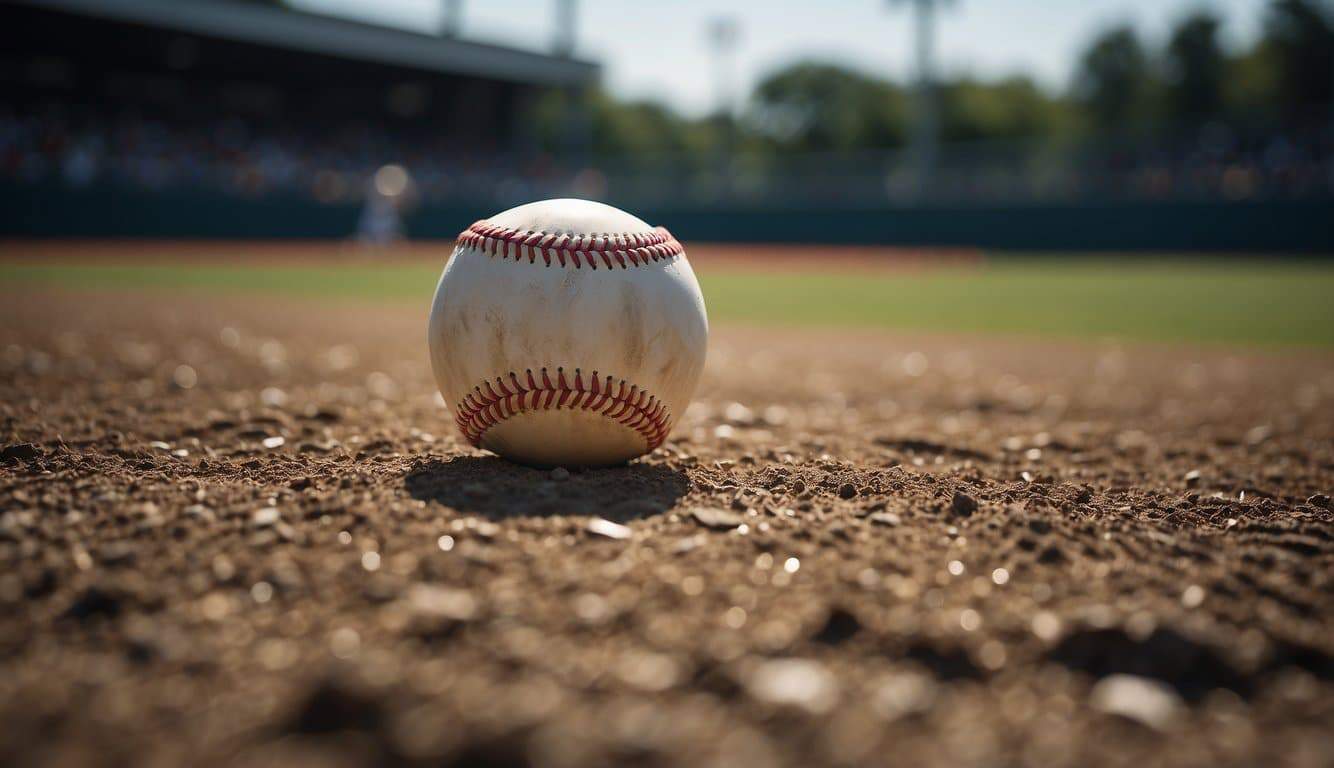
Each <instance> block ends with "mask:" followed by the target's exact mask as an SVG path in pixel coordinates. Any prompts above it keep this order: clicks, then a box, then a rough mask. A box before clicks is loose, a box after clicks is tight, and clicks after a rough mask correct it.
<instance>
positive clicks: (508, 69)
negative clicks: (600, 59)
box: [8, 0, 601, 87]
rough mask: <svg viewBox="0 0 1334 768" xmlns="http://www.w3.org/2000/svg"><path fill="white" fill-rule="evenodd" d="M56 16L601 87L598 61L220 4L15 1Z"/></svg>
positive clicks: (199, 0)
mask: <svg viewBox="0 0 1334 768" xmlns="http://www.w3.org/2000/svg"><path fill="white" fill-rule="evenodd" d="M8 1H9V2H16V3H17V4H19V5H28V6H32V7H36V8H43V9H47V10H51V11H59V12H63V13H68V14H73V15H78V16H84V17H88V18H95V19H106V20H109V21H117V22H122V23H128V24H136V25H140V26H145V27H156V28H161V29H166V30H171V31H176V32H183V33H190V34H195V35H201V36H206V37H216V38H222V39H227V40H234V41H238V42H244V43H251V44H255V45H264V46H269V47H272V48H280V49H288V50H294V51H305V52H308V53H316V54H321V55H325V56H333V57H338V58H343V59H351V60H357V61H367V62H374V63H377V64H388V65H393V66H399V67H407V68H411V69H418V70H423V71H428V72H438V73H442V74H453V75H471V76H476V77H483V78H488V79H495V80H508V81H513V82H518V83H528V84H536V85H551V86H566V87H570V86H573V87H580V86H588V85H592V84H594V83H596V82H597V80H598V77H599V75H600V72H601V67H600V66H599V65H598V64H597V63H595V62H591V61H584V60H581V59H574V58H568V57H562V56H549V55H545V54H541V53H536V52H533V51H525V50H521V49H517V48H507V47H504V46H499V45H489V44H486V43H478V42H471V41H466V40H459V39H456V38H442V37H434V36H431V35H425V34H420V33H417V32H410V31H407V30H400V29H391V28H388V27H377V26H373V25H369V24H360V23H357V22H352V21H347V20H344V19H337V18H332V17H326V16H319V15H315V14H309V13H301V12H296V11H290V10H285V9H282V8H274V7H267V6H263V5H258V4H254V5H252V4H245V3H236V2H222V1H220V0H190V1H189V2H183V1H182V0H8Z"/></svg>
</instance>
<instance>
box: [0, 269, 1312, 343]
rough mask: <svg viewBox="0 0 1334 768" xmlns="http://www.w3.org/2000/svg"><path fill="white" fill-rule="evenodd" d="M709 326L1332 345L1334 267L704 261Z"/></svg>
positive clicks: (47, 272) (319, 291)
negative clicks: (825, 265) (770, 268)
mask: <svg viewBox="0 0 1334 768" xmlns="http://www.w3.org/2000/svg"><path fill="white" fill-rule="evenodd" d="M438 274H439V268H438V266H435V265H425V264H416V263H407V264H405V263H391V264H384V265H372V264H364V263H363V264H351V265H349V264H346V263H338V264H334V265H331V266H327V267H324V266H319V265H311V266H283V267H255V266H250V265H235V266H228V265H216V264H209V265H200V264H161V263H158V264H152V265H87V266H85V265H75V264H69V263H65V264H37V263H31V262H26V263H14V262H11V263H0V288H11V289H12V288H14V287H17V286H23V285H33V284H45V285H55V286H61V287H67V288H76V289H96V290H106V289H125V290H144V289H156V290H164V291H178V290H188V291H200V292H213V293H237V294H270V295H283V296H293V297H320V298H331V297H333V298H346V299H357V300H372V301H377V300H378V301H412V302H419V303H420V304H421V306H422V307H423V311H424V308H425V306H426V304H427V303H428V302H429V300H430V296H431V292H432V290H434V287H435V281H436V278H437V276H438ZM700 281H701V283H702V285H703V287H704V292H705V298H706V301H707V302H708V307H709V316H710V319H711V320H712V321H713V322H714V323H723V324H725V323H744V324H749V325H761V326H770V325H785V326H814V327H819V326H837V327H852V328H891V329H905V330H921V331H936V332H951V333H955V332H957V333H975V332H982V333H1002V334H1009V335H1018V336H1029V337H1065V338H1108V337H1110V338H1120V339H1127V340H1140V341H1168V342H1172V341H1186V342H1216V343H1227V344H1255V345H1306V346H1332V345H1334V265H1329V264H1320V263H1314V262H1288V261H1274V262H1270V263H1264V262H1261V261H1258V260H1245V261H1242V260H1235V259H1229V260H1209V259H1203V258H1201V259H1184V258H1178V259H1167V260H1164V259H1146V258H1127V259H1105V258H1099V259H1084V258H1081V259H1070V260H1060V259H1056V258H1043V259H1038V258H1000V259H996V260H993V261H992V262H991V263H990V264H988V265H987V266H984V267H980V268H955V269H947V270H941V271H929V270H923V271H917V272H893V271H885V272H876V271H870V270H865V269H861V270H843V271H837V272H834V271H831V272H824V273H821V272H815V271H805V272H794V271H781V272H774V273H769V274H765V273H764V272H763V269H762V268H761V267H756V268H753V269H742V268H736V267H732V268H721V269H716V270H704V271H702V272H701V275H700Z"/></svg>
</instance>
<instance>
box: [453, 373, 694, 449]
mask: <svg viewBox="0 0 1334 768" xmlns="http://www.w3.org/2000/svg"><path fill="white" fill-rule="evenodd" d="M524 374H525V375H524V378H526V380H527V381H526V382H524V380H523V379H521V378H520V377H519V375H518V374H517V373H515V372H513V371H511V372H509V373H508V374H506V375H505V376H503V377H502V376H497V377H496V378H495V379H494V380H493V381H484V382H482V383H481V384H479V385H477V386H476V387H473V390H472V392H469V393H468V394H467V395H465V396H464V397H463V399H462V400H461V401H459V404H458V406H457V407H456V408H455V409H454V411H455V416H454V423H455V424H457V425H458V428H459V431H460V432H462V433H463V436H464V437H465V438H467V440H468V442H469V443H472V444H473V445H474V446H477V447H479V448H480V447H481V445H482V435H484V434H485V433H486V431H487V430H488V429H490V428H491V427H494V426H495V425H496V424H499V423H500V422H502V421H504V420H505V419H508V418H510V417H511V416H514V415H516V414H519V413H524V412H527V411H548V410H552V409H557V410H559V409H561V408H569V409H570V410H582V411H594V412H596V413H601V414H602V415H603V416H606V417H607V418H609V419H612V420H613V421H617V422H619V423H621V424H624V425H625V426H627V427H629V428H630V429H633V430H634V431H636V432H638V433H639V434H641V435H643V436H644V440H646V441H647V442H648V450H650V451H651V450H653V449H654V448H657V447H658V446H660V445H662V441H663V440H666V439H667V433H668V431H670V430H671V420H672V419H671V414H670V413H669V412H668V410H667V406H666V404H664V403H662V402H660V401H659V400H658V398H657V397H655V396H652V395H649V393H648V392H647V391H645V390H642V389H640V388H639V387H638V386H636V385H634V384H628V383H627V382H626V381H625V379H620V380H619V383H616V382H615V380H614V379H613V378H612V377H611V376H602V377H600V376H598V372H597V371H593V375H592V376H591V377H589V378H588V380H587V381H585V380H584V376H583V374H582V372H580V370H579V369H578V368H575V369H574V381H573V382H570V381H568V380H567V379H566V377H565V369H564V368H557V369H556V380H555V381H554V382H553V381H552V380H551V377H550V376H548V375H547V369H546V368H542V369H541V381H539V380H538V379H536V378H534V377H533V372H532V370H531V369H529V370H527V371H525V372H524ZM506 379H508V380H509V383H508V384H506ZM493 384H494V386H492V385H493ZM627 387H628V390H627Z"/></svg>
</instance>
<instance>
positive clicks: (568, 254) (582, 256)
mask: <svg viewBox="0 0 1334 768" xmlns="http://www.w3.org/2000/svg"><path fill="white" fill-rule="evenodd" d="M457 242H458V244H459V245H461V246H463V245H466V246H468V247H471V248H475V249H477V250H479V251H481V252H482V253H485V254H489V255H491V256H498V257H500V258H502V259H506V258H509V259H514V260H515V261H523V260H525V259H526V260H527V261H528V263H529V264H536V263H537V259H538V258H539V257H541V259H542V261H543V263H544V264H545V265H546V266H548V267H550V266H551V265H552V264H553V263H555V264H558V265H559V266H562V267H566V266H573V267H574V268H575V269H582V268H583V267H585V266H587V267H589V268H590V269H597V268H598V267H600V266H602V267H606V268H607V269H614V268H616V267H618V266H619V267H620V268H621V269H628V268H630V267H642V266H646V265H648V264H651V263H656V262H659V261H669V260H671V259H674V258H676V257H677V256H680V255H681V254H682V253H685V248H683V247H682V246H681V244H680V243H679V242H677V241H676V238H674V237H672V235H671V233H670V232H668V231H667V230H666V229H664V228H663V227H654V229H653V231H652V232H619V233H610V232H596V233H593V234H586V235H576V234H568V233H566V234H556V233H552V232H535V231H533V230H522V229H513V228H510V227H498V226H496V225H494V224H491V223H489V222H487V221H486V220H482V221H478V222H475V223H474V224H473V225H472V226H470V227H468V228H467V229H465V230H464V231H463V232H461V233H460V234H459V236H458V240H457Z"/></svg>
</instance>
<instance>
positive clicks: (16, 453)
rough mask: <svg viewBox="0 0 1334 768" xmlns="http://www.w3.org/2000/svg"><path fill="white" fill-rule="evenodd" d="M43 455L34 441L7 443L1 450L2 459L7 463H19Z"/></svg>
mask: <svg viewBox="0 0 1334 768" xmlns="http://www.w3.org/2000/svg"><path fill="white" fill-rule="evenodd" d="M41 455H42V452H41V451H40V450H39V449H38V448H37V446H35V445H33V444H32V443H18V444H16V445H7V446H5V447H4V449H3V450H0V461H4V462H5V463H6V464H17V463H19V462H24V461H33V460H34V459H36V458H38V457H39V456H41Z"/></svg>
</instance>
